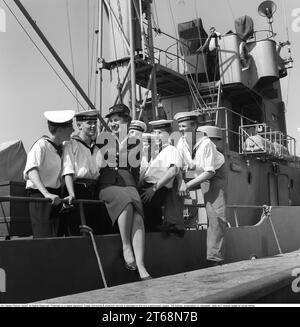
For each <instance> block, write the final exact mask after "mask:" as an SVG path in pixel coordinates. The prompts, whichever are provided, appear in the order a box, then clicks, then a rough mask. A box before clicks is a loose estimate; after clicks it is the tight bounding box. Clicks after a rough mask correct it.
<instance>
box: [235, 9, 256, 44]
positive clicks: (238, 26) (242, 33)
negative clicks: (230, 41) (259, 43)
mask: <svg viewBox="0 0 300 327" xmlns="http://www.w3.org/2000/svg"><path fill="white" fill-rule="evenodd" d="M234 25H235V31H236V34H237V35H238V36H239V37H240V38H241V39H242V40H244V41H246V40H248V39H249V38H252V37H253V33H254V24H253V20H252V18H251V17H249V16H247V15H244V16H241V17H239V18H237V19H236V20H235V21H234Z"/></svg>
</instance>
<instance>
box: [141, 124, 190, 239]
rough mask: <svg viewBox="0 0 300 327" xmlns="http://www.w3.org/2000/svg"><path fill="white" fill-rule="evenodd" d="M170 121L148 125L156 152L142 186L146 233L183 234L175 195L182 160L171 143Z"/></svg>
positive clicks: (179, 207) (181, 207) (177, 196)
mask: <svg viewBox="0 0 300 327" xmlns="http://www.w3.org/2000/svg"><path fill="white" fill-rule="evenodd" d="M172 122H173V121H172V120H165V119H162V120H157V121H150V122H149V124H150V125H151V126H152V127H153V131H154V135H155V139H156V141H157V148H158V151H157V154H156V155H155V157H154V158H152V160H151V161H150V162H149V165H148V167H147V169H146V171H145V173H144V177H143V182H142V187H141V197H142V201H143V204H144V212H145V226H146V230H147V231H155V230H163V231H170V232H172V231H174V232H179V233H180V232H182V231H184V223H183V199H182V198H180V197H179V195H178V194H177V191H178V187H177V179H176V176H177V175H178V174H179V173H180V168H181V164H182V161H181V158H180V155H179V152H178V150H177V149H176V147H175V146H173V145H171V144H170V139H169V137H170V133H171V130H172V127H171V126H172ZM162 207H163V208H164V212H162ZM162 216H164V221H162Z"/></svg>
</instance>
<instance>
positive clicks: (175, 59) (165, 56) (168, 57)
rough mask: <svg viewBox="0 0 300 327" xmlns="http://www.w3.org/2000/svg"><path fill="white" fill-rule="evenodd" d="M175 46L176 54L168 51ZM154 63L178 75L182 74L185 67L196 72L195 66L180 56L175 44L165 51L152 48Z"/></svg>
mask: <svg viewBox="0 0 300 327" xmlns="http://www.w3.org/2000/svg"><path fill="white" fill-rule="evenodd" d="M175 46H176V53H174V52H172V51H170V49H171V48H173V47H175ZM153 49H154V59H155V62H156V63H158V64H160V65H162V66H165V67H167V68H169V69H172V70H174V71H176V72H177V73H179V74H184V73H185V71H186V67H187V66H190V67H192V68H193V69H194V70H195V71H197V66H196V65H194V64H193V63H192V62H190V61H189V60H186V59H185V58H184V57H183V56H180V52H179V47H178V44H177V43H174V44H171V45H170V46H169V47H168V48H167V49H165V50H164V49H161V48H158V47H153Z"/></svg>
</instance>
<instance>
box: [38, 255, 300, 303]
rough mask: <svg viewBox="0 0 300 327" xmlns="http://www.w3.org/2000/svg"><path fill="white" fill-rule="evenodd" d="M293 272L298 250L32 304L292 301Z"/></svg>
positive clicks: (299, 263) (299, 271) (297, 265)
mask: <svg viewBox="0 0 300 327" xmlns="http://www.w3.org/2000/svg"><path fill="white" fill-rule="evenodd" d="M297 268H298V269H297ZM298 275H299V276H300V252H299V250H298V251H295V252H291V253H286V254H282V255H277V256H274V257H269V258H262V259H256V260H247V261H240V262H236V263H230V264H225V265H222V266H216V267H211V268H205V269H199V270H195V271H190V272H186V273H180V274H176V275H172V276H164V277H161V278H154V279H151V280H148V281H143V282H142V281H140V282H134V283H130V284H124V285H119V286H114V287H110V288H106V289H103V288H102V289H98V290H94V291H89V292H84V293H78V294H73V295H69V296H64V297H57V298H52V299H48V300H44V301H40V302H36V303H38V304H45V305H47V304H49V305H50V304H96V305H97V304H188V303H194V304H197V303H199V304H200V303H255V302H265V301H266V302H272V299H274V302H282V303H285V301H288V298H289V299H291V298H292V302H297V301H298V299H299V294H300V292H297V289H298V288H299V291H300V281H299V282H298V284H297V283H296V280H295V279H296V278H297V276H298ZM99 278H100V277H99ZM299 279H300V278H299ZM292 284H294V289H293V288H292ZM295 287H296V289H295ZM295 290H296V292H295ZM296 298H297V299H296Z"/></svg>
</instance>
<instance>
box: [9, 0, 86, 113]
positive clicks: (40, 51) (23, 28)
mask: <svg viewBox="0 0 300 327" xmlns="http://www.w3.org/2000/svg"><path fill="white" fill-rule="evenodd" d="M3 2H4V3H5V5H6V7H7V8H8V10H9V11H10V12H11V14H12V15H13V16H14V18H15V19H16V21H17V22H18V24H19V25H20V26H21V28H22V30H23V31H24V32H25V34H26V35H27V36H28V38H29V39H30V40H31V42H32V43H33V45H34V46H35V47H36V49H37V50H38V52H39V53H40V54H41V55H42V57H43V58H44V59H45V61H46V62H47V63H48V65H49V66H50V67H51V69H52V70H53V71H54V73H55V74H56V76H57V77H58V78H59V79H60V80H61V82H62V83H63V84H64V86H65V87H66V88H67V90H68V91H69V92H70V93H71V95H72V96H73V97H74V99H75V100H76V101H77V102H78V103H79V105H80V106H81V108H83V109H84V110H86V109H85V107H84V106H83V105H82V104H81V103H80V101H79V100H78V99H77V98H76V96H75V94H74V93H73V92H72V90H71V89H70V88H69V86H68V85H67V84H66V82H65V81H64V80H63V79H62V77H61V76H60V75H59V74H58V72H57V71H56V70H55V68H54V67H53V65H52V64H51V63H50V61H49V60H48V59H47V58H46V56H45V55H44V54H43V52H42V50H41V49H40V48H39V47H38V45H37V44H36V43H35V42H34V40H33V39H32V37H31V36H30V35H29V33H28V32H27V31H26V29H25V27H24V26H23V25H22V23H21V22H20V20H19V19H18V17H17V16H16V15H15V14H14V12H13V11H12V9H11V8H10V6H9V5H8V4H7V2H6V1H5V0H3Z"/></svg>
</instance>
